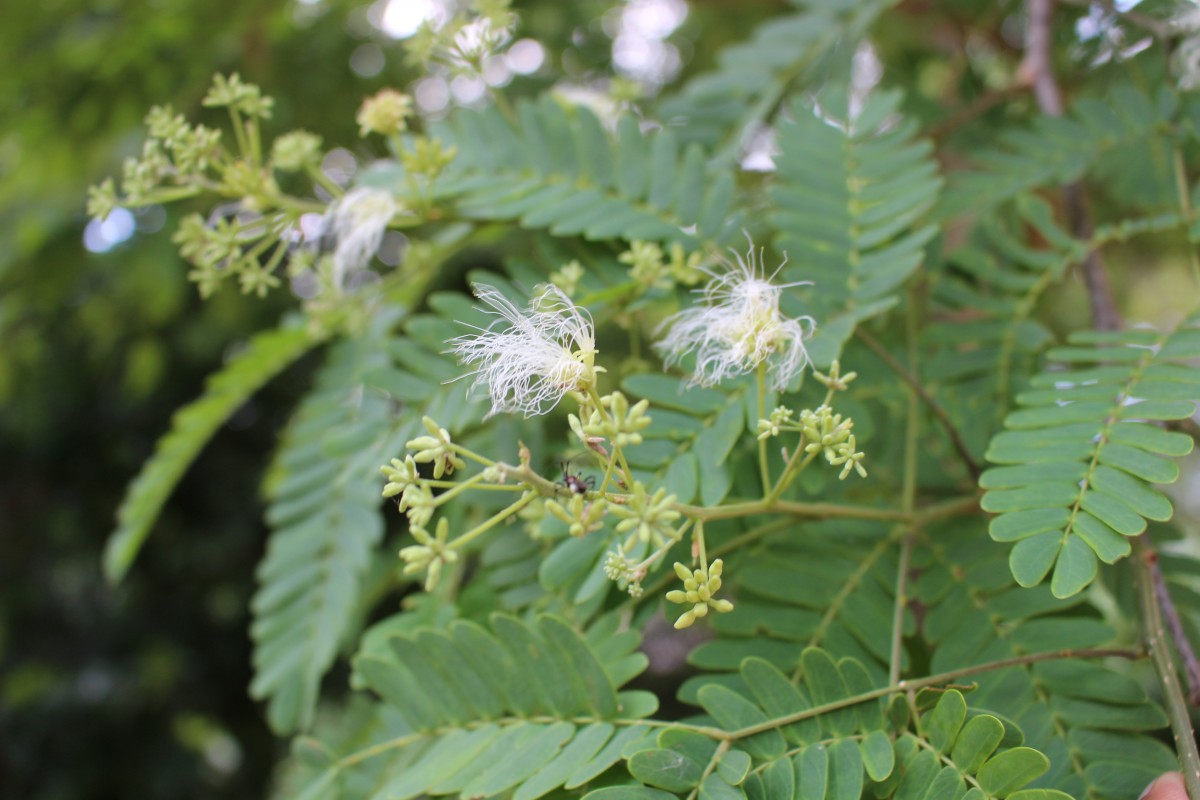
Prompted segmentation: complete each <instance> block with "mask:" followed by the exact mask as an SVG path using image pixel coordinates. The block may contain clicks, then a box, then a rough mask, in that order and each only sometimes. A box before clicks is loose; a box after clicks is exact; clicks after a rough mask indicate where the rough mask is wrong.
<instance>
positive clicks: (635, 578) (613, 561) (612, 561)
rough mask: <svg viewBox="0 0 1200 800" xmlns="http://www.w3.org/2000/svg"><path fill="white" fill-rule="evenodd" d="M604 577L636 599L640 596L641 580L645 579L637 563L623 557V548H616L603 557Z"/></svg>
mask: <svg viewBox="0 0 1200 800" xmlns="http://www.w3.org/2000/svg"><path fill="white" fill-rule="evenodd" d="M604 575H605V577H607V578H608V579H609V580H610V581H615V582H616V584H617V585H618V586H620V587H621V588H622V589H624V590H625V591H627V592H629V596H630V597H633V598H635V599H636V598H638V597H641V596H642V593H643V591H644V590H643V588H642V578H643V577H645V571H644V570H643V569H642V568H641V565H640V564H639V563H638V562H637V561H633V560H631V559H630V558H629V557H628V556H626V555H625V550H624V548H622V547H620V546H618V547H617V549H616V550H610V551H609V552H608V554H607V555H605V556H604Z"/></svg>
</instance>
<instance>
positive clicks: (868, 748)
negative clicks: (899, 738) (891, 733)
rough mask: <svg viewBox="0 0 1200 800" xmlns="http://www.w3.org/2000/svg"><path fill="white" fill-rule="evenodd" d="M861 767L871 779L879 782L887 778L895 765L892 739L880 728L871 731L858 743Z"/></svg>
mask: <svg viewBox="0 0 1200 800" xmlns="http://www.w3.org/2000/svg"><path fill="white" fill-rule="evenodd" d="M859 749H860V750H861V751H862V761H863V767H864V768H865V769H866V770H867V775H868V776H870V778H871V780H873V781H875V782H876V783H879V782H881V781H885V780H887V778H888V776H890V775H891V774H892V770H893V769H894V768H895V766H896V751H895V750H894V749H893V748H892V740H891V739H890V738H889V737H888V735H887V734H886V733H884V732H883V731H880V730H876V731H871V732H870V733H868V734H867V735H866V736H864V737H863V739H862V742H860V743H859Z"/></svg>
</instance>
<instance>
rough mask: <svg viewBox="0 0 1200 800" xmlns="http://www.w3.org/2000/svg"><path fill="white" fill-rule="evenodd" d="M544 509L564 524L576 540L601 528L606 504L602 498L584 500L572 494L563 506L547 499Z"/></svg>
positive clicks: (581, 496)
mask: <svg viewBox="0 0 1200 800" xmlns="http://www.w3.org/2000/svg"><path fill="white" fill-rule="evenodd" d="M545 507H546V510H547V511H548V512H550V514H552V515H553V516H554V517H555V518H556V519H558V520H560V521H562V522H565V523H566V524H567V526H568V530H569V532H570V534H571V535H572V536H574V537H576V538H578V537H581V536H586V535H587V534H589V533H591V532H592V531H597V530H600V528H601V527H603V525H604V523H603V519H604V514H605V512H606V511H607V510H608V503H607V502H606V501H605V500H604V499H603V498H599V499H596V500H585V499H584V497H583V495H582V494H572V495H571V499H570V500H568V501H567V504H566V505H565V506H564V505H563V504H562V503H560V502H558V501H557V500H554V499H549V500H547V501H546V503H545Z"/></svg>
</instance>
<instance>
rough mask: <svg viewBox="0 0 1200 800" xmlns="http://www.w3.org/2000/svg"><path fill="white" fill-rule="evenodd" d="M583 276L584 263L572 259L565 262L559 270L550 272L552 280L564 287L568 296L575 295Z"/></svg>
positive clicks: (564, 292)
mask: <svg viewBox="0 0 1200 800" xmlns="http://www.w3.org/2000/svg"><path fill="white" fill-rule="evenodd" d="M583 276H584V269H583V265H582V264H580V263H579V262H578V261H571V262H569V263H567V264H563V265H562V267H560V268H559V269H558V271H557V272H552V273H550V282H551V283H552V284H554V285H555V286H557V287H558V288H560V289H562V290H563V294H565V295H566V296H567V297H574V296H575V291H576V290H577V289H578V288H579V282H580V281H581V280H583Z"/></svg>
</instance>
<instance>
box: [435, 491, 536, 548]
mask: <svg viewBox="0 0 1200 800" xmlns="http://www.w3.org/2000/svg"><path fill="white" fill-rule="evenodd" d="M537 497H538V494H537V492H530V493H528V494H526V495H525V496H523V497H522V498H521V499H520V500H518V501H517V502H515V503H513V504H511V505H509V506H507V507H506V508H504V509H502V510H500V511H497V512H496V513H495V514H493V515H492V516H490V517H488V518H487V519H486V520H484V521H483V522H481V523H479V524H478V525H476V526H475V527H474V528H472V529H471V530H469V531H467V532H466V533H464V534H463V535H462V536H460V537H458V538H457V539H455V540H454V541H453V542H450V544H448V545H446V546H447V547H448V548H450V549H451V550H461V549H462V548H463V547H465V546H466V545H467V544H469V543H470V542H471V541H472V540H474V539H477V538H478V537H479V536H481V535H482V534H484V533H486V532H487V531H489V530H491V529H492V528H494V527H496V525H498V524H499V523H501V522H503V521H504V520H506V519H508V518H509V517H511V516H512V515H513V514H516V513H517V512H518V511H520V510H521V509H522V508H524V507H525V506H527V505H529V504H530V503H531V502H532V501H534V500H535V499H537Z"/></svg>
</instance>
